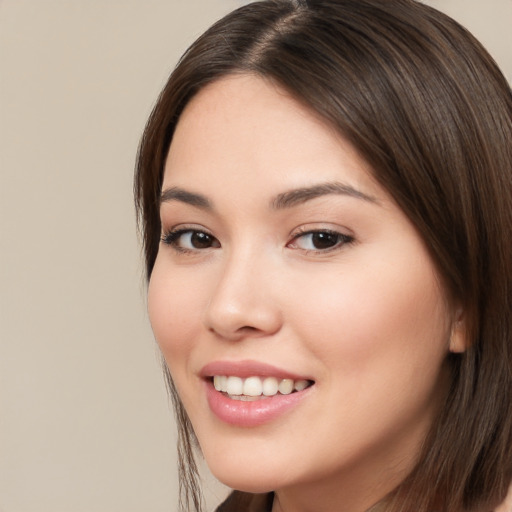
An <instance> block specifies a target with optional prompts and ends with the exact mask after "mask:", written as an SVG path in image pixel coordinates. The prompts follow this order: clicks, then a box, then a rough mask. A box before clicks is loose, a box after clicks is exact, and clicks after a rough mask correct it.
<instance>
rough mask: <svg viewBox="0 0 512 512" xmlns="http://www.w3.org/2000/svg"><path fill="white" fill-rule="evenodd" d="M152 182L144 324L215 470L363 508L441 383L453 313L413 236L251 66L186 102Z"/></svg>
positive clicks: (323, 135)
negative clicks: (156, 230) (157, 215)
mask: <svg viewBox="0 0 512 512" xmlns="http://www.w3.org/2000/svg"><path fill="white" fill-rule="evenodd" d="M162 190H163V192H162V203H161V220H162V242H161V243H160V248H159V252H158V256H157V259H156V263H155V267H154V270H153V274H152V276H151V281H150V286H149V313H150V319H151V323H152V326H153V330H154V333H155V336H156V339H157V341H158V344H159V346H160V348H161V350H162V352H163V354H164V356H165V359H166V361H167V364H168V366H169V369H170V371H171V374H172V377H173V379H174V382H175V384H176V387H177V390H178V392H179V395H180V397H181V400H182V402H183V404H184V406H185V409H186V411H187V413H188V415H189V417H190V419H191V421H192V424H193V427H194V430H195V432H196V435H197V438H198V440H199V443H200V445H201V449H202V451H203V453H204V456H205V458H206V461H207V463H208V464H209V466H210V468H211V470H212V471H213V473H214V474H215V475H216V476H217V477H218V478H219V479H220V480H221V481H223V482H225V483H226V484H228V485H230V486H232V487H234V488H238V489H242V490H246V491H252V492H263V491H268V490H275V489H283V490H289V491H290V490H300V491H301V492H306V491H308V492H309V491H311V492H313V491H312V490H313V489H316V490H317V491H318V492H320V489H323V491H322V493H323V492H324V491H325V489H340V492H342V491H341V488H342V487H344V486H345V487H346V488H345V492H348V494H350V493H351V492H352V494H354V496H356V495H357V496H359V498H357V497H354V499H356V500H357V499H362V498H361V496H362V497H363V498H364V500H366V501H367V502H368V504H371V503H372V502H373V501H375V499H376V498H378V497H380V496H381V495H382V494H384V493H386V492H387V491H389V490H390V489H391V488H392V487H394V486H395V485H396V483H397V482H398V481H399V480H400V479H402V478H403V477H404V475H405V474H406V473H407V471H409V470H410V469H411V465H412V464H413V463H414V460H415V457H416V456H417V453H418V450H419V446H420V444H421V442H422V440H423V438H424V435H425V433H426V431H427V429H428V427H429V425H430V424H431V421H432V418H433V415H434V413H435V411H436V408H437V407H438V404H439V401H440V397H442V391H443V389H444V388H445V379H444V370H442V365H443V361H444V359H445V356H446V354H447V351H448V350H449V344H450V333H451V317H452V315H451V310H450V308H449V306H448V304H447V301H446V299H445V293H444V292H443V290H442V287H441V286H440V282H439V279H438V277H437V275H436V270H435V268H434V265H433V262H432V261H431V258H430V257H429V254H428V251H427V250H426V248H425V246H424V244H423V242H422V239H421V238H420V237H419V236H418V233H417V232H416V230H415V229H414V227H413V226H412V225H411V223H410V222H409V220H408V219H407V217H406V216H405V215H404V213H403V212H402V211H401V210H400V209H399V208H398V206H397V205H396V204H395V202H394V201H393V200H392V199H391V198H390V196H389V195H388V193H387V192H386V191H385V190H384V189H383V188H382V187H381V186H380V185H379V184H377V183H376V181H375V180H374V179H372V177H371V175H370V171H369V168H368V165H367V164H366V163H365V162H364V161H363V160H362V159H361V158H360V157H359V156H358V154H357V153H356V152H355V151H354V149H353V148H352V147H351V146H350V145H349V144H348V143H347V142H346V141H344V140H343V139H342V138H340V136H339V135H337V134H336V133H335V131H334V130H333V129H331V128H330V127H329V126H328V125H326V124H325V123H324V122H323V121H322V120H320V119H319V118H318V117H317V116H315V115H314V114H312V113H311V111H309V110H308V109H307V108H305V107H304V106H302V105H301V104H300V103H298V102H297V101H295V100H294V99H292V98H291V97H290V96H289V95H288V94H287V93H286V92H284V91H283V90H281V89H279V88H277V87H275V86H274V85H272V84H270V83H269V82H267V81H264V80H263V79H260V78H257V77H254V76H234V77H229V78H225V79H222V80H220V81H217V82H215V83H213V84H211V85H209V86H207V87H206V88H204V89H203V90H202V91H201V92H200V93H199V94H198V95H197V96H196V97H195V98H194V99H193V100H192V101H191V102H190V104H189V105H188V106H187V108H186V109H185V111H184V113H183V115H182V117H181V119H180V121H179V124H178V127H177V130H176V133H175V135H174V139H173V142H172V145H171V148H170V151H169V155H168V158H167V162H166V167H165V175H164V181H163V188H162ZM214 378H215V386H214V382H213V380H214ZM216 387H217V388H219V390H217V389H216ZM292 389H293V390H292ZM290 391H291V392H290ZM340 482H343V485H340ZM330 483H332V484H333V486H334V487H329V484H330ZM347 489H348V491H347ZM347 496H348V495H347ZM346 498H347V497H346ZM349 499H350V498H347V500H349Z"/></svg>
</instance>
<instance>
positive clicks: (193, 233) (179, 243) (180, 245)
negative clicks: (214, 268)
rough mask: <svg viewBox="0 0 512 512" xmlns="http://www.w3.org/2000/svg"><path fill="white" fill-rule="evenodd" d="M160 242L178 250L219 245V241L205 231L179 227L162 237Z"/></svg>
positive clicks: (201, 248) (194, 249)
mask: <svg viewBox="0 0 512 512" xmlns="http://www.w3.org/2000/svg"><path fill="white" fill-rule="evenodd" d="M162 242H163V243H165V244H167V245H171V246H172V247H174V248H175V249H176V250H178V251H200V250H204V249H210V248H218V247H220V243H219V241H218V240H217V239H216V238H215V237H214V236H213V235H210V234H209V233H206V232H205V231H198V230H193V229H179V230H176V231H172V232H171V233H169V234H167V235H165V236H163V237H162Z"/></svg>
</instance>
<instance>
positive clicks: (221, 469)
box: [207, 460, 282, 494]
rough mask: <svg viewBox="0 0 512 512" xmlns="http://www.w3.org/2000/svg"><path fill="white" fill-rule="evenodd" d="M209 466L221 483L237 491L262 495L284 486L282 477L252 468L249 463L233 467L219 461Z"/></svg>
mask: <svg viewBox="0 0 512 512" xmlns="http://www.w3.org/2000/svg"><path fill="white" fill-rule="evenodd" d="M207 464H208V467H209V468H210V471H211V472H212V474H213V476H214V477H215V478H216V479H217V480H219V482H221V483H223V484H224V485H227V486H228V487H230V488H231V489H236V490H237V491H244V492H250V493H254V494H260V493H267V492H271V491H274V490H275V489H276V488H277V487H281V486H282V476H281V478H280V477H279V476H278V475H276V474H274V473H273V472H271V471H268V470H267V471H262V470H261V469H255V468H251V467H250V464H251V463H250V462H249V461H247V462H243V463H242V461H240V464H234V465H233V464H224V463H223V461H218V460H217V461H216V462H215V463H213V464H209V462H208V461H207ZM240 466H243V467H240Z"/></svg>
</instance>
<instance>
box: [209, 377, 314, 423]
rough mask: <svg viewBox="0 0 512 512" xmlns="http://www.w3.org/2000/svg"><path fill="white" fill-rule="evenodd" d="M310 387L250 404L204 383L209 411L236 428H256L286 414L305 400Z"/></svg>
mask: <svg viewBox="0 0 512 512" xmlns="http://www.w3.org/2000/svg"><path fill="white" fill-rule="evenodd" d="M310 389H311V387H309V388H306V389H304V390H303V391H296V392H295V393H290V394H289V395H280V394H277V395H275V396H271V397H262V398H261V399H260V400H253V401H250V402H246V401H242V400H232V399H231V398H229V397H227V396H226V395H224V394H223V393H221V392H219V391H217V390H216V389H215V388H214V387H213V383H212V382H211V381H206V397H207V399H208V405H209V406H210V409H211V411H212V412H213V413H214V414H215V415H216V416H217V417H218V418H219V419H220V420H222V421H224V422H225V423H229V424H230V425H236V426H238V427H257V426H259V425H263V424H264V423H268V422H270V421H273V420H275V419H277V418H278V417H280V416H282V415H283V414H285V413H287V412H288V411H290V410H291V409H293V408H294V407H295V406H297V405H298V404H299V403H300V402H301V401H302V400H303V398H305V397H306V396H307V395H308V394H309V391H310Z"/></svg>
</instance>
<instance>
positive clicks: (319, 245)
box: [289, 230, 354, 252]
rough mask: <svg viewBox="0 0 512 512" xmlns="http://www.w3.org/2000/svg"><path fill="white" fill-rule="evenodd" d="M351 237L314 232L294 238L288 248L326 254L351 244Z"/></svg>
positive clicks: (324, 231)
mask: <svg viewBox="0 0 512 512" xmlns="http://www.w3.org/2000/svg"><path fill="white" fill-rule="evenodd" d="M353 241H354V239H353V237H351V236H349V235H345V234H343V233H338V232H337V231H331V230H315V231H306V232H304V233H299V234H298V235H296V236H294V238H293V240H292V242H291V243H290V244H289V247H292V248H294V249H302V250H304V251H317V252H327V251H330V250H333V249H337V248H338V247H341V246H343V245H345V244H349V243H352V242H353Z"/></svg>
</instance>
